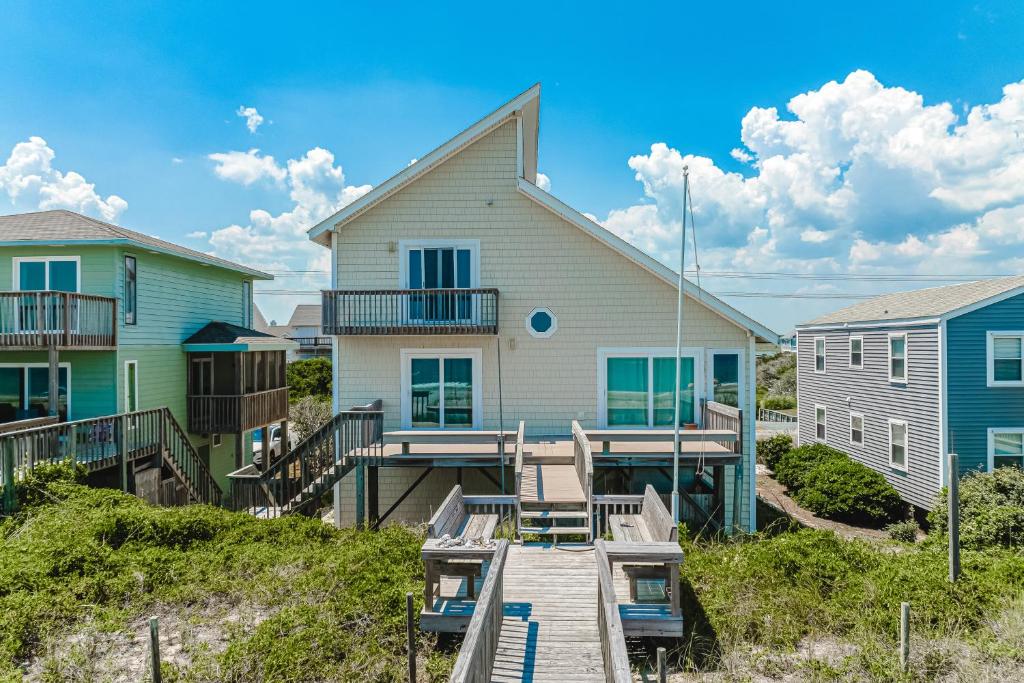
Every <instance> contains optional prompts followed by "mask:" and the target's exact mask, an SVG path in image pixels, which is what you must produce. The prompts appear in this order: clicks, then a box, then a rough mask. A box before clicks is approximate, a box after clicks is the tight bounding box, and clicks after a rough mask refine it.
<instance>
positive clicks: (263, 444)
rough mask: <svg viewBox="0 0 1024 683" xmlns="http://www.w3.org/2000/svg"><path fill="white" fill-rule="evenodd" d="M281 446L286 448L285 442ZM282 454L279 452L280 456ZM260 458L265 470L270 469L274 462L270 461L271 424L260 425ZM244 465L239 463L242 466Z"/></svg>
mask: <svg viewBox="0 0 1024 683" xmlns="http://www.w3.org/2000/svg"><path fill="white" fill-rule="evenodd" d="M281 447H282V448H284V442H282V443H281ZM280 455H281V454H280V453H278V456H280ZM260 460H262V462H263V470H264V471H266V470H268V469H270V466H271V465H272V464H273V463H271V462H270V425H266V426H265V427H260ZM241 466H242V465H239V467H241Z"/></svg>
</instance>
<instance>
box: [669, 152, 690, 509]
mask: <svg viewBox="0 0 1024 683" xmlns="http://www.w3.org/2000/svg"><path fill="white" fill-rule="evenodd" d="M689 195H690V169H689V167H688V166H683V229H682V230H681V231H680V232H679V297H678V299H677V303H676V378H675V379H676V381H675V387H676V391H675V396H673V400H672V405H673V410H672V413H673V417H672V521H674V522H675V523H676V524H679V408H680V405H679V403H680V401H679V392H680V390H681V389H682V382H681V379H680V377H679V374H680V373H679V371H680V370H681V369H682V368H681V366H682V360H681V359H680V356H681V355H682V353H683V297H684V294H683V284H684V280H683V269H684V267H685V265H686V201H687V198H688V197H689Z"/></svg>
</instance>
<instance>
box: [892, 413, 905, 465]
mask: <svg viewBox="0 0 1024 683" xmlns="http://www.w3.org/2000/svg"><path fill="white" fill-rule="evenodd" d="M907 440H908V435H907V423H906V422H904V421H902V420H889V466H890V467H893V468H895V469H898V470H903V471H904V472H906V471H907V469H908V465H907Z"/></svg>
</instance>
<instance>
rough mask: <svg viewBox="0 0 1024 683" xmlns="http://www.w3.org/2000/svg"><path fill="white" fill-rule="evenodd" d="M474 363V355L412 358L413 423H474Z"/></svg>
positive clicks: (469, 425) (441, 425)
mask: <svg viewBox="0 0 1024 683" xmlns="http://www.w3.org/2000/svg"><path fill="white" fill-rule="evenodd" d="M473 363H474V360H473V358H471V357H469V358H462V357H457V356H445V357H413V358H411V359H410V361H409V377H410V382H409V387H408V402H409V406H410V409H411V410H410V414H411V419H410V424H411V426H412V427H421V428H430V427H433V428H437V429H444V428H457V429H470V428H472V427H473V425H474V422H475V421H474V417H475V415H474V408H473V399H474V378H473V376H474V368H473Z"/></svg>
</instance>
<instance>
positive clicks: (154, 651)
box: [149, 617, 160, 683]
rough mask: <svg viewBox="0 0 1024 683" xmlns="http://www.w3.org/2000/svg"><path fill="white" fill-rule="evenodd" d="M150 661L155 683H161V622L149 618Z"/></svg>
mask: <svg viewBox="0 0 1024 683" xmlns="http://www.w3.org/2000/svg"><path fill="white" fill-rule="evenodd" d="M149 659H150V666H151V667H152V669H153V683H160V622H159V619H158V618H157V617H150V618H149Z"/></svg>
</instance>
